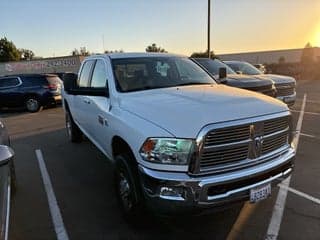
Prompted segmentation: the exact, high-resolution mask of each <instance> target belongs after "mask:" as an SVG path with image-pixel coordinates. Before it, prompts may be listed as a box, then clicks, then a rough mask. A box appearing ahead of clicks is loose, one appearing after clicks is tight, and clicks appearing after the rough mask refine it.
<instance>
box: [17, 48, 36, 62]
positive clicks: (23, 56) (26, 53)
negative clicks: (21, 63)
mask: <svg viewBox="0 0 320 240" xmlns="http://www.w3.org/2000/svg"><path fill="white" fill-rule="evenodd" d="M19 52H20V60H32V59H33V58H34V52H32V51H31V50H29V49H24V48H20V49H19Z"/></svg>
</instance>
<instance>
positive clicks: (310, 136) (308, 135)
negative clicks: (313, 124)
mask: <svg viewBox="0 0 320 240" xmlns="http://www.w3.org/2000/svg"><path fill="white" fill-rule="evenodd" d="M300 135H301V136H304V137H309V138H315V139H320V138H318V137H317V136H314V135H310V134H306V133H300Z"/></svg>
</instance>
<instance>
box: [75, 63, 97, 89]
mask: <svg viewBox="0 0 320 240" xmlns="http://www.w3.org/2000/svg"><path fill="white" fill-rule="evenodd" d="M93 63H94V61H92V60H91V61H86V62H85V63H84V65H83V67H82V70H81V74H80V78H79V82H78V85H79V87H89V78H90V74H91V69H92V65H93Z"/></svg>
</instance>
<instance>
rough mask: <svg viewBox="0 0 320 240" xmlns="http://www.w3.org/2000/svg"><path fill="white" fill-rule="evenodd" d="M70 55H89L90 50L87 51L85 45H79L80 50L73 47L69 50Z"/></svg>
mask: <svg viewBox="0 0 320 240" xmlns="http://www.w3.org/2000/svg"><path fill="white" fill-rule="evenodd" d="M71 55H72V56H79V55H81V56H89V55H90V52H89V51H87V48H86V47H80V50H78V49H76V48H75V49H73V50H72V52H71Z"/></svg>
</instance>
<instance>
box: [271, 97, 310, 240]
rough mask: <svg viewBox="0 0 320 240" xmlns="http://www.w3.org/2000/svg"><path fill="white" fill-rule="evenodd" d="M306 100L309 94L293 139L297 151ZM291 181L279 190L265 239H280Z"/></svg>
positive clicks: (304, 98) (286, 182)
mask: <svg viewBox="0 0 320 240" xmlns="http://www.w3.org/2000/svg"><path fill="white" fill-rule="evenodd" d="M306 100H307V94H304V96H303V102H302V106H301V111H300V114H299V119H298V123H297V128H296V132H297V134H296V135H295V136H294V139H293V145H294V146H295V148H296V149H298V144H299V138H300V134H301V127H302V121H303V115H304V109H305V106H306ZM290 180H291V176H290V177H288V178H287V179H286V180H284V181H283V182H282V185H283V186H284V187H282V188H280V189H279V192H278V196H277V200H276V203H275V205H274V208H273V212H272V216H271V220H270V223H269V227H268V230H267V235H266V238H265V239H266V240H275V239H277V238H278V234H279V230H280V225H281V222H282V216H283V211H284V207H285V204H286V199H287V194H288V187H289V185H290Z"/></svg>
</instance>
